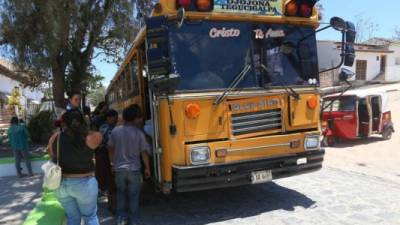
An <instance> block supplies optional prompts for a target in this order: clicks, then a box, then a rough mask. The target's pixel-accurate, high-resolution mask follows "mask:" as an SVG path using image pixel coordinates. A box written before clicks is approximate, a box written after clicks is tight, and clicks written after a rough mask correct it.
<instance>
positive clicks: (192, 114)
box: [185, 103, 201, 119]
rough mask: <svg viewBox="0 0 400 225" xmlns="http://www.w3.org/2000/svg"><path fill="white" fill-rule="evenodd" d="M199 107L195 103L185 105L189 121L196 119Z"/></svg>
mask: <svg viewBox="0 0 400 225" xmlns="http://www.w3.org/2000/svg"><path fill="white" fill-rule="evenodd" d="M200 111H201V110H200V106H199V105H198V104H196V103H189V104H187V105H186V110H185V113H186V116H187V117H188V118H190V119H196V118H197V117H199V116H200Z"/></svg>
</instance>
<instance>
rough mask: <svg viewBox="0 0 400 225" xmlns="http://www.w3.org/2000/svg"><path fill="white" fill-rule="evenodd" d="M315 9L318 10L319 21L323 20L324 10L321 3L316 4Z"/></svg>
mask: <svg viewBox="0 0 400 225" xmlns="http://www.w3.org/2000/svg"><path fill="white" fill-rule="evenodd" d="M317 9H318V18H319V20H323V19H324V13H325V8H324V6H323V5H322V4H321V3H317Z"/></svg>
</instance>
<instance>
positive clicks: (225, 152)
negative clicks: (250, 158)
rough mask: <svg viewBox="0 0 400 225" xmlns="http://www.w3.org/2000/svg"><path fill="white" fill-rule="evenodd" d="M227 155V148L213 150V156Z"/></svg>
mask: <svg viewBox="0 0 400 225" xmlns="http://www.w3.org/2000/svg"><path fill="white" fill-rule="evenodd" d="M227 155H228V150H227V149H218V150H216V151H215V156H217V157H218V158H222V157H226V156H227Z"/></svg>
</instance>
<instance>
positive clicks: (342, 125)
mask: <svg viewBox="0 0 400 225" xmlns="http://www.w3.org/2000/svg"><path fill="white" fill-rule="evenodd" d="M322 109H323V110H322V126H321V127H322V134H323V136H324V138H323V141H322V144H323V145H325V146H333V145H334V144H335V143H336V141H337V140H338V139H349V140H351V139H358V138H367V137H370V136H371V135H374V134H380V135H382V137H383V138H384V139H385V140H389V139H390V138H391V137H392V133H393V132H394V127H393V123H392V117H391V112H390V110H389V109H388V96H387V94H386V93H383V92H371V91H368V90H353V91H348V92H346V93H345V94H336V95H329V96H326V97H324V99H323V103H322Z"/></svg>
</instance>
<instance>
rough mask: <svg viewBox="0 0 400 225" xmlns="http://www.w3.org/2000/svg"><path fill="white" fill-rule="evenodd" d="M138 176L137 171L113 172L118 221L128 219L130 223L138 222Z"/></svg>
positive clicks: (131, 224)
mask: <svg viewBox="0 0 400 225" xmlns="http://www.w3.org/2000/svg"><path fill="white" fill-rule="evenodd" d="M140 176H141V175H140V172H139V171H117V172H115V184H116V186H117V216H118V221H121V220H126V219H128V220H129V224H130V225H133V224H137V223H138V222H139V194H140Z"/></svg>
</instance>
